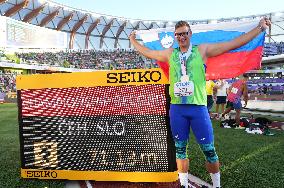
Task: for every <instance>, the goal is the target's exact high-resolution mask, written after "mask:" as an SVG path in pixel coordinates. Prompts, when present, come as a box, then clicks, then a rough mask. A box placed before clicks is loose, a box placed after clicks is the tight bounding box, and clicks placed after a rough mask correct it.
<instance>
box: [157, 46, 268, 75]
mask: <svg viewBox="0 0 284 188" xmlns="http://www.w3.org/2000/svg"><path fill="white" fill-rule="evenodd" d="M262 50H263V47H262V46H260V47H257V48H256V49H255V50H253V51H246V52H244V51H242V52H234V53H225V54H222V55H219V56H216V57H211V58H209V59H208V60H207V64H206V66H207V69H206V79H207V80H217V79H225V78H234V77H237V76H239V75H241V74H243V73H245V72H247V71H249V70H253V69H259V68H260V67H261V59H262ZM156 63H157V64H158V65H159V67H160V68H161V69H162V70H163V72H164V74H165V75H166V76H167V78H169V63H164V62H159V61H157V62H156Z"/></svg>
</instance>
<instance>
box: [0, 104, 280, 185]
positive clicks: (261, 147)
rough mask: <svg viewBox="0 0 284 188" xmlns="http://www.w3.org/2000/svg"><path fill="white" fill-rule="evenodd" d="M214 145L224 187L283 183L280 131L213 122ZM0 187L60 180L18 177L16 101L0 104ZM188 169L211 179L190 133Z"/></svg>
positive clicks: (47, 183)
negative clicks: (263, 131) (254, 130)
mask: <svg viewBox="0 0 284 188" xmlns="http://www.w3.org/2000/svg"><path fill="white" fill-rule="evenodd" d="M213 127H214V132H215V146H216V149H217V153H218V155H219V158H220V163H221V182H222V187H225V188H236V187H241V188H246V187H248V188H252V187H257V188H262V187H263V188H266V187H270V188H274V187H275V188H279V187H282V186H283V185H284V178H283V177H284V168H283V164H284V157H283V153H284V131H274V130H272V132H274V133H276V135H275V136H263V135H251V134H247V133H245V132H244V130H234V129H223V128H220V127H219V126H218V122H217V121H213ZM0 143H1V147H0V153H1V154H0V187H1V188H2V187H9V188H14V187H19V188H45V187H48V188H57V187H62V188H63V187H64V185H65V181H64V180H56V181H55V180H31V179H22V178H20V150H19V129H18V113H17V106H16V104H1V105H0ZM189 153H190V154H189V156H190V158H191V165H190V170H191V173H192V174H193V175H195V176H198V177H200V178H201V179H203V180H205V181H207V182H211V180H210V177H209V175H208V173H207V172H206V170H205V167H204V157H203V154H202V153H201V151H200V150H199V147H198V145H197V144H196V142H195V139H194V137H193V136H192V135H191V142H190V148H189Z"/></svg>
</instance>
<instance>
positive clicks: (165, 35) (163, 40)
mask: <svg viewBox="0 0 284 188" xmlns="http://www.w3.org/2000/svg"><path fill="white" fill-rule="evenodd" d="M258 23H259V21H235V22H223V23H217V24H198V25H192V26H191V30H192V32H193V34H192V37H191V43H192V44H193V45H200V44H203V43H220V42H227V41H230V40H233V39H235V38H236V37H238V36H240V35H243V34H244V33H247V32H249V31H250V30H252V29H253V28H255V27H256V26H257V25H258ZM137 35H138V36H139V37H140V38H141V39H142V41H143V43H144V45H145V46H146V47H148V48H150V49H154V50H163V49H165V48H170V47H172V48H176V47H178V43H177V41H176V40H175V36H174V28H159V29H151V30H141V31H137ZM264 40H265V32H262V33H261V34H259V35H258V36H257V37H256V38H254V39H253V40H251V41H250V42H249V43H247V44H246V45H243V46H241V47H239V48H237V49H234V50H232V51H229V52H227V53H224V54H222V55H219V56H216V57H211V58H209V59H208V60H207V62H206V66H207V68H206V79H207V80H215V79H225V78H233V77H236V76H239V75H241V74H243V73H245V72H247V71H249V70H253V69H259V68H260V67H261V59H262V50H263V45H264ZM157 63H158V65H159V66H160V67H161V68H162V69H163V71H164V73H165V74H166V75H167V77H168V75H169V64H168V62H166V63H164V62H157Z"/></svg>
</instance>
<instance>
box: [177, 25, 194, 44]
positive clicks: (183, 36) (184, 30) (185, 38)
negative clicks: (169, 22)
mask: <svg viewBox="0 0 284 188" xmlns="http://www.w3.org/2000/svg"><path fill="white" fill-rule="evenodd" d="M191 35H192V31H191V29H190V26H189V24H188V23H187V22H186V21H179V22H177V23H176V25H175V37H176V39H177V42H178V44H179V46H180V47H182V48H185V47H188V46H189V43H190V38H191Z"/></svg>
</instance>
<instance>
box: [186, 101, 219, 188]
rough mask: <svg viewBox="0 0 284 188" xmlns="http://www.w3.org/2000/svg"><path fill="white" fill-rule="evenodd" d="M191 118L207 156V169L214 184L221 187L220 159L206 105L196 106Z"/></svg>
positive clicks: (196, 134)
mask: <svg viewBox="0 0 284 188" xmlns="http://www.w3.org/2000/svg"><path fill="white" fill-rule="evenodd" d="M194 112H195V113H194V114H193V115H192V119H191V122H190V123H191V128H192V132H193V134H194V136H195V138H196V140H197V142H198V143H199V145H200V148H201V150H202V151H203V153H204V155H205V158H206V169H207V171H208V172H209V173H210V176H211V178H212V182H213V186H214V187H220V169H219V159H218V156H217V154H216V151H215V147H214V135H213V128H212V123H211V121H210V118H209V115H208V113H206V107H205V106H204V107H203V106H196V109H195V110H194Z"/></svg>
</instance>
